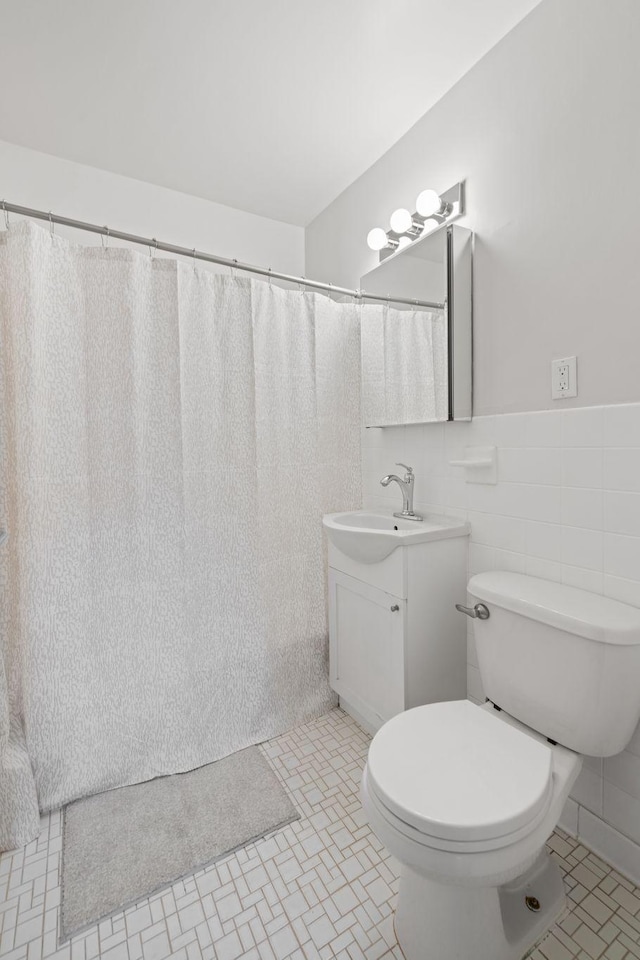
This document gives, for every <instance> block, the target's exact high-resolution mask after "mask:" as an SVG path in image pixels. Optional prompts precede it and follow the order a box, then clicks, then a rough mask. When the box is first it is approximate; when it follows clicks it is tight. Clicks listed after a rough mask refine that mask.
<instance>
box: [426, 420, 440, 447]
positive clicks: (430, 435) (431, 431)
mask: <svg viewBox="0 0 640 960" xmlns="http://www.w3.org/2000/svg"><path fill="white" fill-rule="evenodd" d="M444 428H445V424H444V423H425V424H424V427H423V431H422V442H423V445H424V447H425V448H426V449H427V450H438V449H441V448H442V447H444Z"/></svg>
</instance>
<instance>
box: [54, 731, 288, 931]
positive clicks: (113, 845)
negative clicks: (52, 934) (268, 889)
mask: <svg viewBox="0 0 640 960" xmlns="http://www.w3.org/2000/svg"><path fill="white" fill-rule="evenodd" d="M299 817H300V814H299V813H298V812H297V811H296V809H295V807H294V806H293V804H292V803H291V801H290V799H289V797H288V796H287V793H286V792H285V789H284V787H283V786H282V785H281V783H280V781H279V780H278V778H277V777H276V775H275V774H274V772H273V770H272V769H271V767H270V766H269V764H268V763H267V761H266V760H265V758H264V757H263V755H262V753H261V752H260V750H259V749H258V748H257V747H248V748H247V749H246V750H240V751H239V752H238V753H234V754H232V755H231V756H230V757H225V758H224V759H223V760H218V761H216V763H210V764H208V765H207V766H206V767H200V768H199V769H198V770H192V771H190V772H189V773H181V774H176V775H175V776H170V777H159V778H158V779H156V780H149V781H147V782H146V783H137V784H134V785H133V786H131V787H120V788H119V789H117V790H109V791H108V792H107V793H100V794H97V795H96V796H93V797H86V798H85V799H83V800H77V801H75V803H70V804H68V806H66V807H65V809H64V838H63V855H62V923H61V938H62V940H68V939H69V937H71V936H73V934H75V933H78V932H79V931H80V930H84V929H85V928H86V927H89V926H92V925H93V924H95V923H97V922H98V921H99V920H101V919H103V918H104V917H107V916H110V915H111V914H113V913H116V912H118V911H120V910H122V909H124V908H125V907H127V906H130V905H131V904H133V903H136V902H137V901H138V900H142V899H144V898H145V897H148V896H149V895H150V894H151V893H153V892H154V891H156V890H159V889H161V888H162V887H165V886H167V885H169V884H171V883H172V882H174V881H175V880H178V879H179V878H180V877H183V876H185V875H187V874H190V873H193V872H194V871H196V870H198V869H199V868H201V867H204V866H206V865H207V864H209V863H211V862H213V861H214V860H217V859H219V858H220V857H222V856H224V855H225V854H227V853H231V851H233V850H236V849H238V847H242V846H244V845H245V844H246V843H249V842H250V841H251V840H257V839H258V838H259V837H263V836H264V835H265V834H267V833H270V832H271V831H272V830H277V829H278V828H279V827H282V826H284V825H285V824H287V823H291V821H292V820H298V819H299Z"/></svg>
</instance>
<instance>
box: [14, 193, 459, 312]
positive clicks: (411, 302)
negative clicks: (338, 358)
mask: <svg viewBox="0 0 640 960" xmlns="http://www.w3.org/2000/svg"><path fill="white" fill-rule="evenodd" d="M1 206H2V210H3V211H4V213H5V216H6V214H9V213H15V214H17V215H18V216H21V217H31V218H32V219H34V220H45V221H47V222H48V223H49V224H50V225H51V226H53V224H54V223H56V224H59V225H60V226H63V227H72V228H73V229H74V230H86V231H87V232H88V233H98V234H100V236H103V237H107V239H109V238H113V239H114V240H124V241H126V242H128V243H139V244H141V245H142V246H145V247H149V249H150V250H162V251H163V252H165V253H173V254H175V255H176V256H179V257H193V259H194V260H206V261H207V263H218V264H220V265H221V266H223V267H229V269H231V270H244V271H246V272H247V273H257V274H259V275H260V276H262V277H269V278H270V279H271V278H272V279H274V280H285V281H287V282H288V283H296V284H298V286H302V287H311V288H312V289H314V290H326V291H327V292H328V293H338V294H342V295H344V296H347V297H353V299H354V300H378V301H381V302H384V303H402V304H406V305H408V306H411V307H428V308H429V309H430V310H444V303H431V302H430V301H429V300H416V299H409V298H407V297H392V296H386V297H381V296H376V294H374V293H366V291H364V290H351V289H349V288H348V287H336V286H335V284H333V283H323V281H322V280H308V279H307V278H306V277H294V276H291V275H290V274H288V273H279V272H278V271H277V270H272V269H271V268H270V267H255V266H253V264H251V263H242V262H241V261H239V260H230V259H229V258H228V257H218V256H216V255H215V254H213V253H205V252H204V251H202V250H196V248H195V247H194V248H193V249H191V250H190V249H189V248H188V247H179V246H177V245H176V244H175V243H165V242H164V241H162V240H156V238H155V237H151V238H149V237H139V236H136V234H133V233H124V232H123V231H122V230H112V229H111V228H110V227H107V226H104V227H100V226H98V224H96V223H85V222H84V221H82V220H72V219H70V218H69V217H61V216H59V215H58V214H57V213H51V211H48V212H47V211H45V210H35V209H33V208H32V207H21V206H18V204H16V203H8V202H7V201H6V200H3V201H2V203H1Z"/></svg>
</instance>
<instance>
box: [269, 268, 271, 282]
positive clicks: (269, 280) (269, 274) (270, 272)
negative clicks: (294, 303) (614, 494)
mask: <svg viewBox="0 0 640 960" xmlns="http://www.w3.org/2000/svg"><path fill="white" fill-rule="evenodd" d="M269 286H271V267H269Z"/></svg>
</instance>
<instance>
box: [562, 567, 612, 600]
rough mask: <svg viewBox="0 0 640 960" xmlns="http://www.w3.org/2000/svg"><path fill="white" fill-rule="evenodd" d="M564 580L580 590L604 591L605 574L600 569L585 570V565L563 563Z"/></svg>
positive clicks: (568, 584)
mask: <svg viewBox="0 0 640 960" xmlns="http://www.w3.org/2000/svg"><path fill="white" fill-rule="evenodd" d="M562 582H563V583H566V584H567V586H569V587H577V588H578V590H590V591H591V593H604V575H603V573H602V571H600V570H585V569H584V568H583V567H572V566H570V565H569V564H563V565H562Z"/></svg>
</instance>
